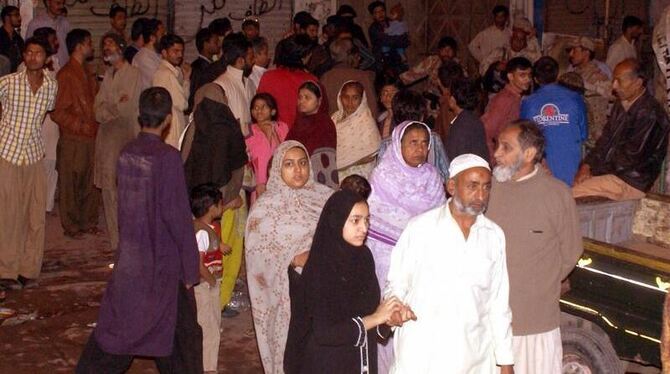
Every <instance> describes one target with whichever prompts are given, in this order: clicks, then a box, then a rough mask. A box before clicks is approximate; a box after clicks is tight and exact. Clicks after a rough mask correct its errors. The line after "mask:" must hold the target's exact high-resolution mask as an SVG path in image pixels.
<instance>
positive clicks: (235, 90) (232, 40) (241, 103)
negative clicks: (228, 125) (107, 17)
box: [214, 33, 256, 318]
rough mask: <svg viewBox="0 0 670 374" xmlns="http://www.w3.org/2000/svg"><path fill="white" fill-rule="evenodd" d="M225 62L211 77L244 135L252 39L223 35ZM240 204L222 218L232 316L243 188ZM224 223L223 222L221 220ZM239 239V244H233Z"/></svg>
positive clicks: (225, 287)
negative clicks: (228, 253)
mask: <svg viewBox="0 0 670 374" xmlns="http://www.w3.org/2000/svg"><path fill="white" fill-rule="evenodd" d="M220 62H221V63H222V64H224V65H225V66H226V71H225V72H224V73H223V74H221V75H220V76H219V77H218V78H216V79H215V80H214V83H216V84H218V85H219V86H221V87H222V88H223V90H224V92H225V96H226V98H227V100H228V107H229V108H230V110H231V111H232V112H233V115H234V116H235V118H236V119H237V120H238V122H239V124H240V130H241V131H242V135H244V136H245V137H246V136H248V135H249V134H250V132H249V131H250V126H251V105H250V101H251V98H252V97H253V95H254V91H255V90H256V87H255V86H254V84H253V82H252V81H251V80H250V79H249V78H248V77H249V74H251V70H252V67H253V65H254V62H255V60H254V50H253V47H252V45H251V43H250V42H249V41H248V40H247V38H246V37H245V36H244V34H242V33H237V34H231V35H228V36H227V37H226V39H225V40H224V41H223V46H222V47H221V61H220ZM251 180H254V178H253V174H252V172H251V168H249V167H246V166H245V168H244V183H245V186H250V182H249V181H251ZM240 199H241V201H242V204H241V206H238V208H237V209H235V210H226V212H224V215H223V217H222V218H221V221H222V222H232V224H228V225H227V227H230V229H229V230H224V232H223V235H222V241H223V243H225V244H227V245H229V246H230V247H231V248H232V250H231V253H230V255H227V256H225V257H224V259H223V268H224V269H223V279H222V281H221V305H222V306H224V309H223V316H224V317H227V318H229V317H235V316H236V315H237V314H238V312H237V311H236V310H233V309H232V308H230V307H228V306H227V304H228V303H229V302H230V298H231V297H232V294H233V289H234V287H235V281H236V279H237V275H238V273H239V270H240V266H241V265H242V249H243V248H242V245H241V243H240V242H241V240H242V238H243V237H244V228H245V226H244V222H246V218H247V206H246V198H245V194H244V191H242V192H241V193H240ZM222 225H223V223H222ZM235 243H240V244H235Z"/></svg>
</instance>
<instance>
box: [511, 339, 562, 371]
mask: <svg viewBox="0 0 670 374" xmlns="http://www.w3.org/2000/svg"><path fill="white" fill-rule="evenodd" d="M512 344H513V349H514V373H515V374H561V370H562V368H563V345H562V343H561V329H560V328H556V329H554V330H551V331H547V332H544V333H541V334H534V335H523V336H514V337H513V338H512Z"/></svg>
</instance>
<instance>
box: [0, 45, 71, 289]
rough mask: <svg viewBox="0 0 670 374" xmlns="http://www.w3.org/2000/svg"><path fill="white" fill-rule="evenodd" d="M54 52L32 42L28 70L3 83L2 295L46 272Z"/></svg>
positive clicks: (0, 91) (26, 48) (0, 157)
mask: <svg viewBox="0 0 670 374" xmlns="http://www.w3.org/2000/svg"><path fill="white" fill-rule="evenodd" d="M48 48H49V47H48V46H47V45H46V43H44V42H43V41H42V40H39V39H35V38H28V40H26V43H25V45H24V50H23V63H24V64H25V67H26V68H25V69H24V70H21V71H19V72H17V73H13V74H9V75H5V76H3V77H2V78H0V106H1V107H2V112H0V207H2V209H0V238H2V240H0V294H3V292H4V290H5V289H6V288H11V289H20V288H23V287H25V286H30V283H33V284H34V280H35V279H36V278H37V277H38V276H39V274H40V269H41V268H42V255H43V253H44V233H45V220H46V215H45V213H44V211H45V207H46V192H47V191H46V190H47V186H46V173H45V167H44V142H43V140H42V134H41V128H42V123H43V120H44V116H45V115H46V112H47V111H50V110H52V109H53V107H54V103H55V101H56V91H57V89H58V83H57V82H56V80H55V79H54V78H52V77H51V76H50V75H49V74H47V73H46V70H45V69H44V62H45V61H46V59H47V50H48Z"/></svg>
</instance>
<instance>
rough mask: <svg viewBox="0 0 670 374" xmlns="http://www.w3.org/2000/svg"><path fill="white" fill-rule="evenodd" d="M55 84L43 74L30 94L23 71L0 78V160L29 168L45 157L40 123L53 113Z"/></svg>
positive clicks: (56, 88) (45, 73) (28, 84)
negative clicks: (40, 84)
mask: <svg viewBox="0 0 670 374" xmlns="http://www.w3.org/2000/svg"><path fill="white" fill-rule="evenodd" d="M57 90H58V83H57V82H56V80H55V79H53V78H52V77H50V76H49V74H48V73H47V72H46V70H45V72H44V80H43V82H42V86H40V88H39V89H38V90H37V93H35V94H34V93H33V92H32V90H31V89H30V83H29V82H28V77H27V76H26V72H25V71H22V72H18V73H14V74H9V75H5V76H4V77H2V78H0V105H2V118H0V157H2V158H3V159H4V160H6V161H8V162H10V163H12V164H15V165H30V164H34V163H35V162H37V161H39V160H41V159H42V158H43V157H44V142H43V140H42V122H43V121H44V116H45V115H46V113H47V112H48V111H50V110H53V108H54V103H55V101H56V91H57Z"/></svg>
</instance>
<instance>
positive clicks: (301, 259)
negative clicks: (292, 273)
mask: <svg viewBox="0 0 670 374" xmlns="http://www.w3.org/2000/svg"><path fill="white" fill-rule="evenodd" d="M307 259H309V251H305V252H303V253H301V254H299V255H297V256H295V257H293V261H291V266H293V267H294V268H302V267H305V264H306V263H307Z"/></svg>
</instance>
